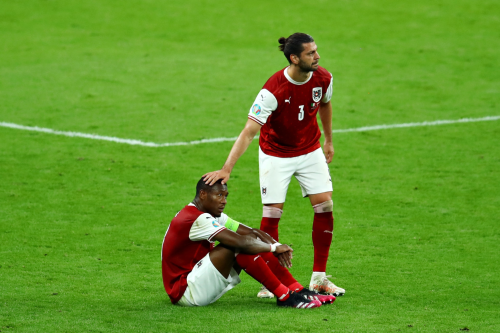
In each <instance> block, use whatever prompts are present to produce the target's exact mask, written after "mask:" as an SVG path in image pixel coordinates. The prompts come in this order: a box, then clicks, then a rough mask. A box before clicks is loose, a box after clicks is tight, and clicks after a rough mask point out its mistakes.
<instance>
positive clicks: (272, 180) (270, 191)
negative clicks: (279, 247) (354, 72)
mask: <svg viewBox="0 0 500 333" xmlns="http://www.w3.org/2000/svg"><path fill="white" fill-rule="evenodd" d="M279 43H280V46H279V49H280V50H281V51H282V52H283V53H284V55H285V57H286V58H287V60H288V62H289V63H290V65H289V66H288V67H286V68H284V69H282V70H279V71H278V72H276V73H275V74H274V75H273V76H271V78H270V79H269V80H268V81H267V82H266V84H265V85H264V87H263V88H262V90H261V91H260V92H259V94H258V95H257V98H256V99H255V102H254V103H253V105H252V107H251V108H250V112H249V114H248V120H247V123H246V125H245V128H244V129H243V131H242V132H241V134H240V135H239V137H238V139H237V140H236V142H235V143H234V145H233V148H232V149H231V152H230V153H229V156H228V158H227V160H226V162H225V163H224V166H223V167H222V169H221V170H218V171H213V172H209V173H207V174H205V175H204V180H205V182H206V183H207V184H210V185H212V184H214V183H215V182H216V181H217V180H219V179H222V183H223V184H224V183H226V182H227V181H228V180H229V176H230V174H231V171H232V170H233V167H234V165H235V164H236V162H237V161H238V159H239V158H240V156H241V155H242V154H243V153H244V152H245V151H246V149H247V148H248V146H249V145H250V143H251V142H252V139H253V138H254V137H255V135H256V134H257V133H258V132H259V130H260V138H259V175H260V187H261V197H262V203H263V205H264V207H263V214H262V221H261V225H260V228H261V230H263V231H265V232H266V233H268V234H269V235H270V236H272V237H273V238H274V239H275V240H278V239H279V238H278V223H279V220H280V218H281V215H282V213H283V205H284V202H285V198H286V193H287V190H288V185H289V184H290V180H291V178H292V175H293V176H295V177H296V178H297V180H298V182H299V184H300V187H301V189H302V194H303V196H304V197H309V200H310V201H311V205H312V207H313V209H314V220H313V226H312V229H313V231H312V240H313V245H314V264H313V273H312V276H311V281H310V286H309V288H310V289H311V290H314V291H316V292H320V293H327V294H333V295H335V296H342V295H344V293H345V290H344V289H342V288H340V287H337V286H336V285H335V284H333V283H332V282H331V281H329V280H328V278H327V275H326V273H325V271H326V263H327V261H328V253H329V249H330V244H331V242H332V232H333V213H332V210H333V202H332V191H333V189H332V181H331V177H330V171H329V168H328V163H330V162H331V161H332V157H333V154H334V150H333V143H332V106H331V103H330V99H331V97H332V75H331V74H330V73H329V72H328V71H327V70H326V69H324V68H323V67H320V66H319V64H318V63H319V59H320V56H319V54H318V51H317V50H318V47H317V46H316V43H315V42H314V39H313V38H312V37H311V36H310V35H308V34H304V33H295V34H293V35H291V36H289V37H288V38H284V37H281V38H280V39H279ZM317 113H319V116H320V119H321V123H322V125H323V130H324V135H325V142H324V145H323V152H322V151H321V145H320V142H319V138H320V137H321V131H320V129H319V126H318V122H317V120H316V115H317ZM259 297H273V295H272V293H270V292H269V291H268V290H265V289H263V290H261V292H259Z"/></svg>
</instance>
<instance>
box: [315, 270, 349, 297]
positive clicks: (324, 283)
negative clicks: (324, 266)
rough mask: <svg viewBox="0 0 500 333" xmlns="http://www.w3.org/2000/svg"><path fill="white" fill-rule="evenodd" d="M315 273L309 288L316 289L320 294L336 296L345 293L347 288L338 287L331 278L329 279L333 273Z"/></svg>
mask: <svg viewBox="0 0 500 333" xmlns="http://www.w3.org/2000/svg"><path fill="white" fill-rule="evenodd" d="M324 274H325V273H323V274H314V273H313V276H312V277H311V283H310V284H309V290H311V291H314V292H316V293H318V294H329V295H334V296H335V297H338V296H343V295H344V294H345V289H343V288H340V287H337V286H336V285H334V284H333V283H332V282H331V281H330V280H328V278H329V277H331V275H324Z"/></svg>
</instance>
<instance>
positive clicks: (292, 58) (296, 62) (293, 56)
mask: <svg viewBox="0 0 500 333" xmlns="http://www.w3.org/2000/svg"><path fill="white" fill-rule="evenodd" d="M290 60H291V61H292V63H293V64H294V65H298V64H299V61H300V59H299V57H297V55H295V54H290Z"/></svg>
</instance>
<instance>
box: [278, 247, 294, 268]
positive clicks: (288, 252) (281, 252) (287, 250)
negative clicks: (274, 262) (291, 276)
mask: <svg viewBox="0 0 500 333" xmlns="http://www.w3.org/2000/svg"><path fill="white" fill-rule="evenodd" d="M274 255H275V256H276V257H277V258H278V261H279V262H280V265H281V266H283V267H287V268H289V267H292V258H293V249H292V248H291V247H290V246H288V245H286V244H282V245H279V246H277V247H276V251H275V252H274Z"/></svg>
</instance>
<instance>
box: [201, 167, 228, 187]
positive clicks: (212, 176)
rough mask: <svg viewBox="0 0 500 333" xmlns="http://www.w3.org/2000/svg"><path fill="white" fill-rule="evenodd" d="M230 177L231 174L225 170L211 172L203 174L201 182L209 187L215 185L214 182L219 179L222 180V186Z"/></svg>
mask: <svg viewBox="0 0 500 333" xmlns="http://www.w3.org/2000/svg"><path fill="white" fill-rule="evenodd" d="M230 175H231V173H230V172H227V171H225V170H218V171H212V172H208V173H206V174H204V175H203V180H204V181H205V184H208V185H210V186H212V185H213V184H215V182H216V181H218V180H219V179H222V182H221V183H222V184H226V183H227V181H228V180H229V176H230Z"/></svg>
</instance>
